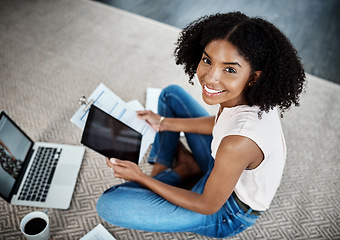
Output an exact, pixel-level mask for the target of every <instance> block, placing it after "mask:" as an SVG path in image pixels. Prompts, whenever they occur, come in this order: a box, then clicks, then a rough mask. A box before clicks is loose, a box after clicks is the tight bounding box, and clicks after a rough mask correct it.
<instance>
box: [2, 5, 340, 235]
mask: <svg viewBox="0 0 340 240" xmlns="http://www.w3.org/2000/svg"><path fill="white" fill-rule="evenodd" d="M178 33H179V30H178V29H176V28H173V27H170V26H167V25H164V24H161V23H158V22H155V21H151V20H148V19H145V18H142V17H139V16H136V15H132V14H129V13H126V12H122V11H120V10H117V9H115V8H112V7H108V6H104V5H101V4H99V3H94V2H90V1H82V0H73V1H68V0H58V1H43V0H36V1H22V0H20V1H19V0H2V1H1V2H0V36H1V37H0V84H1V87H0V109H2V110H5V111H6V112H7V113H8V114H9V115H10V116H11V117H12V118H13V119H14V120H15V121H16V122H17V123H18V125H19V126H21V127H22V128H23V129H24V130H25V131H26V132H27V133H28V135H29V136H31V138H32V139H33V140H35V141H50V142H59V143H68V144H79V142H80V137H81V131H80V130H79V129H78V128H77V127H76V126H75V125H73V124H72V123H71V122H70V121H69V120H70V118H71V116H72V115H73V114H74V113H75V111H76V110H77V109H78V107H79V106H78V103H77V101H78V98H79V97H80V96H82V95H86V96H88V95H89V94H90V93H91V92H92V91H93V90H94V89H95V87H96V86H97V85H98V84H99V83H100V82H103V83H104V84H105V85H106V86H108V87H109V88H110V89H112V90H113V91H114V92H116V93H117V94H118V95H119V96H121V98H122V99H123V100H125V101H129V100H132V99H138V100H139V101H140V102H141V103H145V92H146V88H147V87H150V86H152V87H160V88H163V87H165V86H167V85H169V84H172V83H176V84H179V85H181V86H183V87H184V88H185V89H187V90H189V91H190V92H192V93H193V95H194V97H195V98H197V99H200V89H199V87H198V84H196V85H195V86H191V85H189V84H188V83H187V77H186V76H185V75H184V73H183V70H182V69H181V67H179V66H176V65H175V63H174V59H173V56H172V54H173V50H174V42H175V40H176V38H177V36H178ZM208 110H209V111H210V112H211V113H212V114H213V113H214V111H215V109H214V108H209V109H208ZM339 122H340V86H339V85H336V84H333V83H330V82H328V81H325V80H322V79H319V78H316V77H314V76H311V75H308V85H307V90H306V93H305V94H303V95H302V97H301V107H299V108H293V109H291V111H289V112H287V113H286V114H285V117H284V118H283V119H282V124H283V128H284V132H285V136H286V141H287V147H288V158H287V165H286V168H285V171H284V176H283V179H282V183H281V186H280V188H279V190H278V192H277V194H276V196H275V198H274V201H273V203H272V205H271V208H270V210H268V211H267V212H266V213H265V214H263V216H261V218H260V219H259V221H258V222H257V223H256V224H255V225H254V226H253V227H251V228H249V229H248V230H246V231H245V232H243V233H241V234H240V235H238V236H235V237H233V238H231V239H340V226H339V225H340V206H339V205H340V204H339V203H340V197H339V196H340V185H339V184H340V178H339V175H340V174H339V171H340V157H339V156H340V148H339V146H338V145H339V141H340V129H339ZM141 167H142V169H143V170H144V171H145V172H149V171H150V166H149V165H148V164H147V163H143V164H142V165H141ZM119 182H120V180H117V179H113V178H112V173H111V172H110V171H109V170H108V168H107V167H106V165H105V160H104V158H102V157H101V156H100V155H98V154H96V153H94V152H92V151H90V150H87V151H86V154H85V157H84V161H83V164H82V167H81V171H80V173H79V177H78V180H77V185H76V188H75V192H74V196H73V200H72V202H71V206H70V208H69V209H68V210H56V209H49V212H50V214H49V216H50V222H51V239H79V238H80V237H82V236H83V235H84V234H86V233H87V232H88V231H90V230H91V229H92V228H93V227H95V226H96V225H97V224H98V223H102V224H103V225H104V226H105V227H106V228H107V229H108V230H109V231H110V233H111V234H112V235H114V236H115V237H116V238H117V239H118V240H123V239H210V238H206V237H202V236H198V235H195V234H190V233H172V234H167V233H150V232H142V231H133V230H129V229H124V228H119V227H115V226H111V225H109V224H107V223H105V222H103V221H101V219H100V218H99V217H98V216H97V213H96V211H95V204H96V200H97V198H98V197H99V196H100V194H101V193H102V192H103V191H104V190H105V189H106V188H108V187H110V186H111V185H114V184H117V183H119ZM35 209H39V208H32V207H25V206H12V205H10V204H8V203H7V202H5V201H3V200H2V199H1V200H0V239H22V238H23V237H22V236H21V234H20V230H19V223H20V219H21V218H22V217H23V216H24V215H25V214H27V213H28V212H30V211H32V210H35ZM39 210H40V209H39Z"/></svg>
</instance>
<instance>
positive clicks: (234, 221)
mask: <svg viewBox="0 0 340 240" xmlns="http://www.w3.org/2000/svg"><path fill="white" fill-rule="evenodd" d="M158 112H159V114H160V115H162V116H164V117H178V118H193V117H202V116H208V112H207V111H206V110H205V109H204V108H203V107H202V106H200V105H199V104H198V103H197V102H196V101H195V100H194V99H193V98H192V97H191V96H190V95H189V94H188V93H187V92H186V91H184V90H183V89H182V88H180V87H179V86H176V85H171V86H169V87H167V88H165V89H164V90H163V91H162V93H161V95H160V97H159V102H158ZM185 137H186V140H187V142H188V145H189V147H190V149H191V151H192V153H193V155H194V157H195V160H196V161H197V163H198V165H199V166H200V168H201V170H202V172H203V173H204V175H203V177H202V178H201V179H200V180H199V181H198V183H197V184H196V185H195V186H194V187H193V189H192V190H191V191H194V192H198V193H202V192H203V190H204V186H205V183H206V181H207V179H208V177H209V175H210V173H211V170H212V168H213V166H214V159H213V158H212V157H211V150H210V144H211V140H212V136H210V135H199V134H190V133H185ZM179 138H180V136H179V133H176V132H160V133H157V134H156V137H155V141H154V144H153V146H152V149H151V152H150V156H149V159H148V160H149V162H150V163H155V162H158V163H161V164H163V165H166V166H168V167H169V169H167V170H165V171H163V172H162V173H160V174H158V175H157V176H155V179H157V180H159V181H162V182H164V183H167V184H169V185H172V186H178V185H180V184H181V178H180V176H179V175H178V174H177V173H176V172H175V171H173V170H172V169H171V167H172V161H173V159H174V156H175V153H176V150H177V146H178V141H179ZM97 211H98V214H99V216H100V217H101V218H102V219H104V220H105V221H107V222H109V223H111V224H113V225H116V226H120V227H125V228H131V229H136V230H144V231H152V232H192V233H197V234H201V235H205V236H209V237H216V238H225V237H229V236H233V235H235V234H237V233H239V232H241V231H243V230H244V229H246V228H247V227H249V226H252V225H253V224H255V221H256V220H257V218H258V216H256V215H251V214H250V212H251V211H248V212H244V211H243V209H242V208H241V207H240V206H239V205H238V204H237V202H236V201H235V199H234V197H233V195H231V196H230V197H229V199H228V200H227V201H226V203H225V204H224V205H223V207H222V208H221V209H220V210H219V211H218V212H216V213H215V214H212V215H203V214H200V213H196V212H193V211H190V210H187V209H185V208H181V207H178V206H176V205H174V204H172V203H170V202H168V201H167V200H165V199H164V198H162V197H160V196H159V195H157V194H155V193H153V192H152V191H150V190H148V189H146V188H144V187H142V186H140V185H138V184H136V183H133V182H126V183H123V184H120V185H117V186H113V187H111V188H109V189H108V190H106V191H105V192H104V193H103V195H102V196H101V197H100V198H99V199H98V202H97Z"/></svg>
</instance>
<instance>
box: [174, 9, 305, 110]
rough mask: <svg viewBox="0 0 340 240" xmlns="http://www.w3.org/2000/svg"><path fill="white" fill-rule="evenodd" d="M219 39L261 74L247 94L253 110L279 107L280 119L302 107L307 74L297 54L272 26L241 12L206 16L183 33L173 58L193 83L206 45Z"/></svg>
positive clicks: (284, 37)
mask: <svg viewBox="0 0 340 240" xmlns="http://www.w3.org/2000/svg"><path fill="white" fill-rule="evenodd" d="M219 39H223V40H226V41H228V42H230V43H231V44H233V45H234V46H235V47H236V48H237V49H238V52H239V54H240V55H241V56H242V57H243V58H244V59H245V60H246V61H247V62H248V63H249V64H250V67H251V71H252V72H255V71H261V74H260V76H259V77H258V78H257V80H256V83H255V84H253V85H252V86H251V87H249V88H248V89H247V90H246V92H245V97H246V99H247V102H248V104H249V105H250V106H253V105H256V106H259V108H260V110H261V112H263V111H265V112H268V111H269V110H270V109H273V108H274V107H276V106H277V107H278V108H279V109H280V111H281V116H282V113H283V112H284V111H285V110H287V109H289V108H290V106H291V105H292V104H294V105H295V106H299V95H300V93H301V92H303V89H304V83H305V72H304V69H303V66H302V64H301V61H300V58H299V57H298V56H297V51H296V50H295V48H294V47H293V46H292V44H291V42H290V41H289V40H288V39H287V37H286V36H285V35H284V34H283V33H282V32H281V31H280V30H278V29H277V28H276V27H275V26H274V25H273V24H271V23H269V22H268V21H266V20H263V19H261V18H250V17H248V16H246V15H244V14H242V13H240V12H231V13H226V14H216V15H211V16H204V17H201V18H199V19H198V20H196V21H194V22H192V23H191V24H189V25H188V26H187V27H186V28H184V29H183V30H182V32H181V33H180V35H179V38H178V40H177V43H176V49H175V53H174V55H175V59H176V64H178V65H183V67H184V71H185V73H186V74H188V76H189V82H190V83H192V84H193V82H192V79H193V77H194V75H195V73H196V69H197V66H198V64H199V62H200V60H201V58H202V53H203V50H204V49H205V47H206V45H207V44H208V43H209V42H211V41H212V40H219ZM260 115H261V113H260Z"/></svg>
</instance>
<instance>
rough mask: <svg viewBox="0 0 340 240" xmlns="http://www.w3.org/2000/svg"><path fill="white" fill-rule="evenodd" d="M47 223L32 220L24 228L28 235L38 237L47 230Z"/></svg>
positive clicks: (40, 219) (42, 220)
mask: <svg viewBox="0 0 340 240" xmlns="http://www.w3.org/2000/svg"><path fill="white" fill-rule="evenodd" d="M46 225H47V223H46V221H45V220H44V219H42V218H32V219H31V220H29V221H28V222H27V223H26V225H25V228H24V231H25V233H26V234H28V235H36V234H38V233H40V232H42V230H44V229H45V227H46Z"/></svg>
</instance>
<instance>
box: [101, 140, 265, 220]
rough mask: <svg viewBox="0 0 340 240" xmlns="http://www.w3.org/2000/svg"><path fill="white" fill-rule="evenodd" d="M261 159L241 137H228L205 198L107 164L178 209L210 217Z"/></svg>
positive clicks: (132, 168)
mask: <svg viewBox="0 0 340 240" xmlns="http://www.w3.org/2000/svg"><path fill="white" fill-rule="evenodd" d="M262 158H263V155H262V151H261V150H260V149H259V148H258V146H257V145H256V144H255V143H254V142H253V141H252V140H250V139H248V138H246V137H241V136H228V137H225V138H224V139H223V140H222V142H221V144H220V147H219V149H218V151H217V155H216V160H215V165H214V168H213V170H212V172H211V174H210V176H209V178H208V180H207V183H206V185H205V188H204V191H203V193H202V194H198V193H195V192H192V191H189V190H185V189H181V188H177V187H173V186H170V185H168V184H165V183H162V182H160V181H158V180H156V179H154V178H151V177H149V176H147V175H145V174H144V173H142V172H141V171H140V169H139V168H138V166H137V165H136V164H134V163H132V162H128V161H121V160H116V161H115V163H112V162H110V161H109V160H107V165H108V166H109V167H111V168H112V169H113V170H114V172H115V177H118V178H123V179H125V180H128V181H134V182H137V183H139V184H140V185H143V186H145V187H146V188H148V189H150V190H151V191H153V192H155V193H157V194H158V195H160V196H161V197H163V198H165V199H167V200H168V201H169V202H171V203H173V204H175V205H177V206H180V207H183V208H186V209H189V210H191V211H194V212H198V213H201V214H206V215H210V214H214V213H215V212H217V211H218V210H219V209H220V208H221V207H222V206H223V204H224V203H225V202H226V201H227V199H228V198H229V196H230V195H231V193H232V191H233V189H234V188H235V186H236V183H237V181H238V179H239V177H240V175H241V173H242V172H243V170H244V169H245V168H247V167H248V166H249V165H250V164H251V163H253V162H255V161H259V160H261V159H262Z"/></svg>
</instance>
